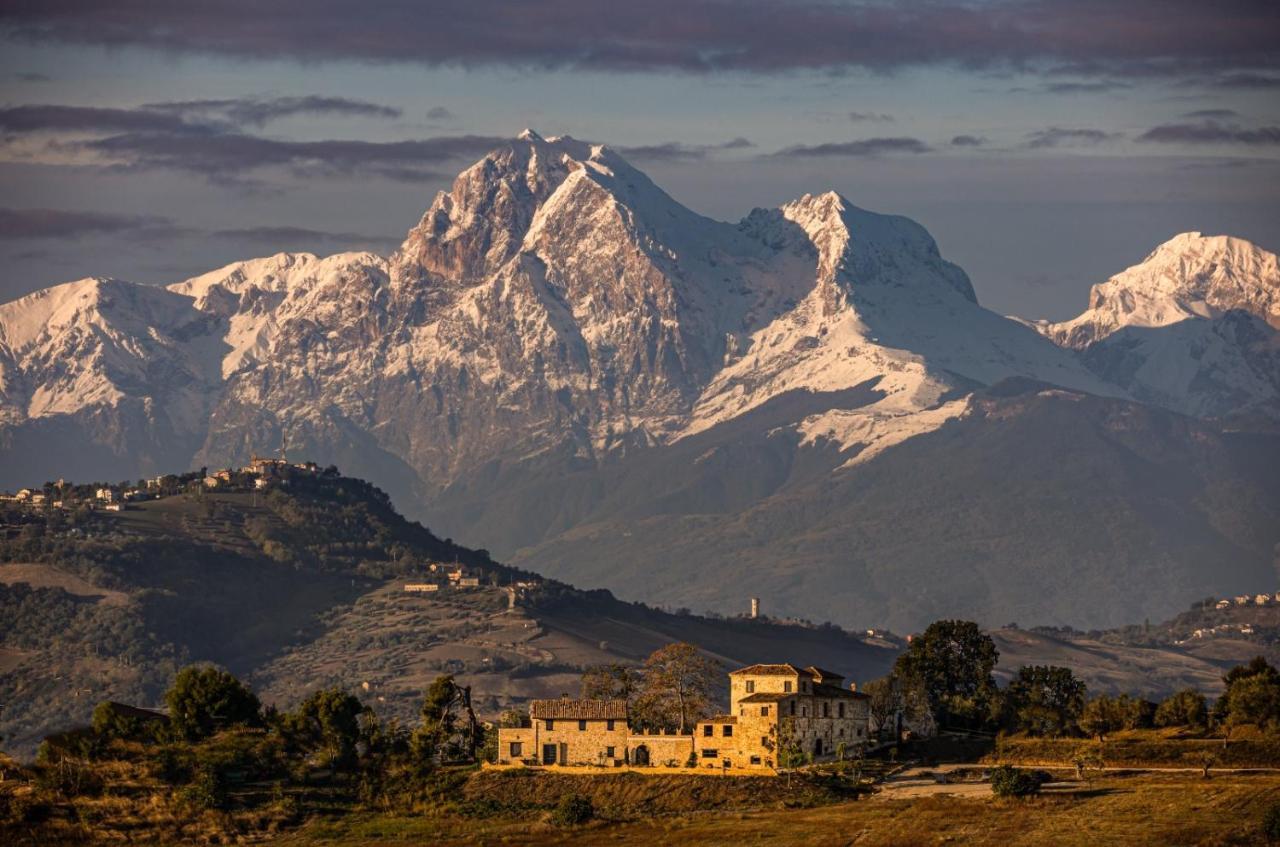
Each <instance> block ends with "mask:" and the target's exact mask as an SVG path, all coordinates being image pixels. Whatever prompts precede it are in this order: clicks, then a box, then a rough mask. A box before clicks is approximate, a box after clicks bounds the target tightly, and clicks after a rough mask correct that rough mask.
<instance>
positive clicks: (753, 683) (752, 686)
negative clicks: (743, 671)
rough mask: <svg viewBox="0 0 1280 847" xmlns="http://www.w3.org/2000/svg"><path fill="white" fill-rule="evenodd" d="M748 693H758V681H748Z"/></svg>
mask: <svg viewBox="0 0 1280 847" xmlns="http://www.w3.org/2000/svg"><path fill="white" fill-rule="evenodd" d="M747 693H748V694H755V693H756V681H755V680H754V679H749V680H747Z"/></svg>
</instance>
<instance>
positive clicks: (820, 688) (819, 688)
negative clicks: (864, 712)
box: [813, 682, 871, 700]
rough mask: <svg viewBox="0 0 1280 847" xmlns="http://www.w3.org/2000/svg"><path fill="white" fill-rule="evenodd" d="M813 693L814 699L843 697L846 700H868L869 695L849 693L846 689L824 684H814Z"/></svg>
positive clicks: (856, 692)
mask: <svg viewBox="0 0 1280 847" xmlns="http://www.w3.org/2000/svg"><path fill="white" fill-rule="evenodd" d="M813 693H814V696H816V697H844V698H845V699H848V700H869V699H871V696H870V695H869V694H863V693H862V692H861V691H850V690H849V689H848V688H842V687H840V686H839V685H826V684H824V683H821V682H819V683H815V684H814V686H813Z"/></svg>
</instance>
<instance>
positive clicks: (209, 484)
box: [204, 476, 222, 488]
mask: <svg viewBox="0 0 1280 847" xmlns="http://www.w3.org/2000/svg"><path fill="white" fill-rule="evenodd" d="M220 485H222V480H221V479H219V478H218V477H216V476H206V477H205V478H204V487H205V488H217V487H218V486H220Z"/></svg>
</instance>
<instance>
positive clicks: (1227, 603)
mask: <svg viewBox="0 0 1280 847" xmlns="http://www.w3.org/2000/svg"><path fill="white" fill-rule="evenodd" d="M1230 606H1231V601H1230V600H1219V601H1218V602H1217V603H1215V604H1214V606H1213V607H1214V608H1215V609H1226V608H1228V607H1230Z"/></svg>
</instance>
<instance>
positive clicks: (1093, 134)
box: [1026, 126, 1122, 149]
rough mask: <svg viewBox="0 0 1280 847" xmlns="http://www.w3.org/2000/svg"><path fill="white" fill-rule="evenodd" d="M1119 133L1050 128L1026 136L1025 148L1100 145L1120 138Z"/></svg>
mask: <svg viewBox="0 0 1280 847" xmlns="http://www.w3.org/2000/svg"><path fill="white" fill-rule="evenodd" d="M1121 137H1122V135H1121V133H1118V132H1104V131H1102V130H1100V129H1079V128H1063V127H1058V126H1051V127H1049V128H1048V129H1041V130H1037V131H1035V132H1031V133H1028V134H1027V143H1026V146H1027V147H1030V148H1032V149H1041V148H1045V147H1079V146H1085V145H1093V144H1101V143H1102V142H1104V141H1112V140H1114V139H1117V138H1121Z"/></svg>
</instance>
